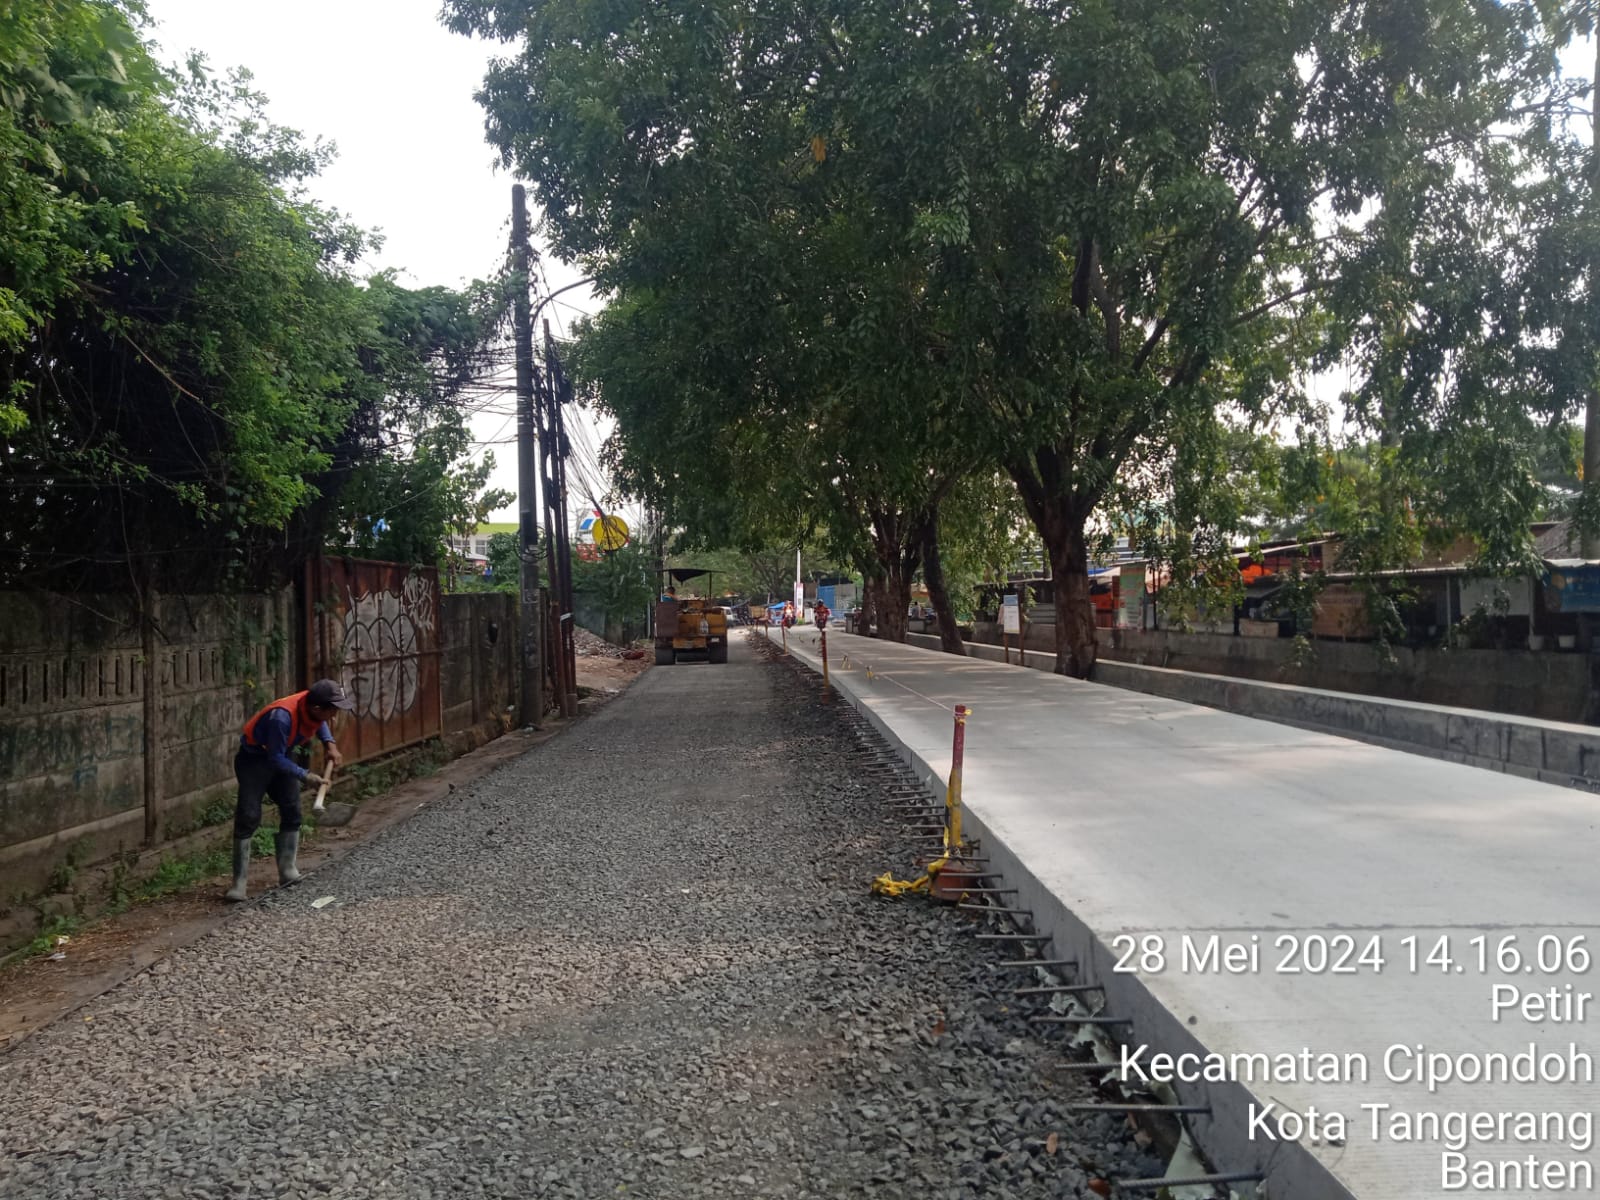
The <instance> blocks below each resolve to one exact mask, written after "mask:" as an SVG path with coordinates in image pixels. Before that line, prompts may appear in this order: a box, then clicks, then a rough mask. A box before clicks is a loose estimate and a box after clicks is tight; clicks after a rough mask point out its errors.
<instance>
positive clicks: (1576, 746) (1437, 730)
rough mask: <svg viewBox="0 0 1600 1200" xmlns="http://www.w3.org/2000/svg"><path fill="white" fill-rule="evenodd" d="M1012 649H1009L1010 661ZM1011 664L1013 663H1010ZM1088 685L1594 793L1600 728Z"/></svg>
mask: <svg viewBox="0 0 1600 1200" xmlns="http://www.w3.org/2000/svg"><path fill="white" fill-rule="evenodd" d="M906 643H907V644H908V645H913V646H918V647H922V648H926V649H934V650H936V649H938V644H939V640H938V639H937V638H934V637H929V636H927V635H926V634H910V635H908V636H907V638H906ZM1015 653H1016V652H1015V651H1012V655H1013V656H1014V655H1015ZM967 654H968V656H969V657H972V658H981V659H985V660H987V661H989V662H1001V661H1003V657H1002V655H1003V651H1002V649H1001V647H999V646H989V645H985V644H983V643H979V642H971V643H968V645H967ZM1012 661H1013V665H1015V658H1014V657H1013V660H1012ZM1027 666H1028V667H1029V668H1030V669H1035V670H1041V671H1049V670H1053V669H1054V666H1055V655H1053V654H1047V653H1045V652H1043V651H1038V650H1030V651H1028V659H1027ZM1094 682H1096V683H1099V684H1104V685H1106V686H1108V687H1115V688H1121V689H1123V690H1125V691H1132V692H1143V693H1144V694H1145V695H1148V696H1161V697H1163V698H1165V699H1168V700H1182V701H1184V702H1186V703H1189V704H1200V705H1204V706H1205V707H1207V708H1220V709H1223V710H1225V711H1227V712H1234V713H1238V714H1239V715H1241V716H1246V717H1255V718H1258V719H1259V720H1263V721H1272V722H1274V723H1276V724H1279V725H1292V726H1294V727H1296V728H1298V729H1309V730H1313V731H1315V732H1317V733H1333V734H1338V735H1339V736H1340V737H1348V738H1354V739H1355V740H1357V741H1362V742H1369V743H1371V744H1372V745H1376V746H1383V747H1385V748H1386V749H1390V750H1402V751H1405V752H1406V753H1408V754H1421V755H1424V756H1426V757H1428V758H1437V759H1441V760H1443V761H1445V762H1453V763H1462V764H1465V765H1466V766H1472V767H1481V768H1484V769H1486V770H1491V771H1502V772H1504V773H1506V774H1508V775H1517V776H1520V777H1522V778H1524V779H1534V780H1538V781H1539V782H1541V783H1552V784H1556V785H1557V786H1560V787H1569V788H1576V789H1578V790H1580V791H1588V792H1600V729H1591V728H1589V727H1587V726H1583V725H1572V724H1567V723H1563V722H1560V721H1542V720H1539V719H1537V718H1534V717H1518V716H1515V715H1511V714H1503V713H1491V712H1480V711H1477V710H1474V709H1463V708H1444V707H1440V706H1436V705H1429V704H1421V703H1418V702H1416V701H1413V700H1390V699H1387V698H1385V697H1382V696H1361V695H1356V694H1355V693H1352V692H1330V691H1325V690H1323V689H1319V688H1308V687H1300V686H1297V685H1295V684H1288V683H1265V682H1262V681H1260V680H1255V679H1237V678H1234V677H1233V676H1227V675H1206V674H1202V673H1200V672H1197V671H1178V670H1172V669H1170V668H1166V667H1150V666H1143V665H1141V664H1138V663H1125V662H1113V661H1111V660H1108V659H1101V660H1100V661H1099V662H1098V663H1097V664H1096V666H1095V677H1094Z"/></svg>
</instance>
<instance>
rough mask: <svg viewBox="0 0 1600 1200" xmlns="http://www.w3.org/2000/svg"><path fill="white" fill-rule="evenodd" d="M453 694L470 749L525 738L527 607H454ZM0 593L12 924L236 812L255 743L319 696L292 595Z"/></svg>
mask: <svg viewBox="0 0 1600 1200" xmlns="http://www.w3.org/2000/svg"><path fill="white" fill-rule="evenodd" d="M443 609H444V613H443V628H442V647H441V650H442V664H441V671H440V692H441V701H442V705H443V710H444V732H445V735H446V739H447V741H448V742H449V743H450V744H451V745H452V746H453V748H455V749H457V750H462V749H467V748H470V747H471V746H474V745H478V744H481V743H482V742H484V741H487V740H489V739H490V738H492V737H495V736H497V735H498V734H499V733H501V732H503V731H504V730H505V729H506V728H508V727H509V725H510V714H509V713H508V712H507V706H508V705H511V704H514V703H515V700H516V661H515V655H516V645H517V630H516V606H515V597H510V596H499V595H468V596H449V597H445V598H444V602H443ZM152 616H153V619H152V620H151V621H149V622H146V621H144V620H143V619H142V618H141V616H140V614H139V613H138V611H137V610H136V606H135V605H134V604H133V603H131V602H130V601H128V600H126V599H123V598H120V597H104V596H58V595H23V594H17V593H0V914H3V913H4V912H5V911H6V910H7V909H8V908H11V907H13V906H14V905H16V904H18V903H19V902H22V901H25V900H26V899H27V898H28V897H31V896H36V895H38V894H39V893H41V892H42V891H45V890H47V889H48V887H49V885H50V883H51V881H52V879H53V878H57V877H58V876H59V873H60V871H61V869H62V867H63V866H64V865H70V866H73V867H82V866H89V865H92V864H95V863H100V862H104V861H106V860H108V859H111V858H113V857H115V856H118V855H123V854H128V853H131V852H134V851H138V850H140V849H144V848H148V847H151V846H159V845H161V844H162V843H165V842H168V841H171V840H172V839H174V838H178V837H181V836H184V835H186V834H189V833H191V832H193V831H194V830H195V829H196V828H197V827H198V826H200V825H201V824H203V823H204V822H205V821H216V820H218V819H219V818H221V815H222V813H223V812H224V811H227V812H231V805H232V801H233V795H234V777H233V756H234V753H235V752H236V750H237V749H238V744H239V730H240V728H241V726H242V725H243V724H244V722H245V720H246V719H247V718H248V717H249V716H250V714H251V713H253V712H254V711H255V710H256V709H257V708H258V707H260V706H261V705H262V704H264V703H266V702H267V701H268V700H271V699H272V698H274V697H276V696H281V695H286V694H288V693H290V692H293V691H296V690H297V689H299V688H300V687H303V686H305V683H306V682H308V681H305V680H302V679H301V678H300V676H301V674H302V666H301V664H303V663H304V661H305V655H304V647H303V645H302V641H303V624H302V621H301V619H300V615H299V607H298V604H297V602H296V599H295V596H294V594H293V592H292V591H287V590H286V591H284V592H282V593H278V594H275V595H243V596H162V597H159V598H157V599H156V601H155V602H154V604H153V605H152Z"/></svg>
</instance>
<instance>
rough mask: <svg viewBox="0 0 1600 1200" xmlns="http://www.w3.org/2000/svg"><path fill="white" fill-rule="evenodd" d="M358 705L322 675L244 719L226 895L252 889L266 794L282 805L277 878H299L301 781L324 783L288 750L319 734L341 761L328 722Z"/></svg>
mask: <svg viewBox="0 0 1600 1200" xmlns="http://www.w3.org/2000/svg"><path fill="white" fill-rule="evenodd" d="M354 707H355V704H354V702H353V701H352V700H351V699H350V697H348V696H347V695H345V691H344V688H342V687H340V686H339V685H338V684H337V683H335V682H334V681H333V680H331V679H319V680H317V682H316V683H313V684H312V685H311V686H310V687H309V688H307V689H306V690H305V691H303V692H296V693H295V694H294V695H292V696H284V697H282V698H281V699H278V700H274V701H273V702H272V703H271V704H269V705H267V706H266V707H265V708H263V709H262V710H261V711H260V712H258V713H256V715H255V716H253V717H251V718H250V719H249V720H248V721H246V722H245V723H244V729H243V730H242V731H241V733H240V736H239V753H238V754H236V755H234V759H233V774H234V778H236V779H237V780H238V781H239V802H238V804H237V805H236V806H235V808H234V810H233V886H232V887H231V888H229V889H228V891H227V892H226V893H225V896H226V898H227V899H229V900H243V899H245V897H246V895H247V894H248V886H249V882H250V880H249V876H250V839H251V838H252V837H254V836H255V832H256V830H257V829H258V828H260V826H261V801H262V799H263V798H264V797H265V798H268V799H270V800H271V801H272V802H273V803H274V804H276V805H277V806H278V833H277V836H276V837H275V838H274V839H273V844H274V847H275V848H276V850H277V856H278V882H279V883H281V884H289V883H293V882H295V881H296V880H297V879H299V878H300V872H299V870H298V869H297V868H296V866H295V856H296V854H297V853H298V852H299V849H300V785H301V784H302V783H309V784H311V785H312V786H317V785H320V784H321V783H322V776H320V775H317V774H315V773H313V772H311V771H308V770H306V769H305V768H304V767H302V766H301V765H300V764H299V763H297V762H295V761H294V759H292V758H290V757H289V752H290V751H291V750H293V749H295V748H296V747H298V746H305V745H308V744H309V743H310V741H311V739H312V738H316V739H318V740H319V741H320V742H321V743H322V748H323V750H324V751H325V752H326V754H327V757H328V762H329V763H330V764H332V765H333V766H338V765H339V763H340V762H341V761H343V756H342V755H341V754H340V753H339V747H338V746H337V745H336V744H335V743H334V740H333V732H332V730H330V729H329V728H328V722H329V721H331V720H333V718H334V717H335V716H337V715H338V713H339V712H340V710H341V709H343V710H349V709H352V708H354Z"/></svg>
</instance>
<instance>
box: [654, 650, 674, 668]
mask: <svg viewBox="0 0 1600 1200" xmlns="http://www.w3.org/2000/svg"><path fill="white" fill-rule="evenodd" d="M672 659H673V654H672V647H671V646H667V647H665V648H663V647H661V646H657V647H656V666H658V667H670V666H671V665H672Z"/></svg>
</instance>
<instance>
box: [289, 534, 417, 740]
mask: <svg viewBox="0 0 1600 1200" xmlns="http://www.w3.org/2000/svg"><path fill="white" fill-rule="evenodd" d="M307 585H308V588H309V593H308V594H309V595H310V596H312V597H314V600H313V602H312V603H311V604H310V605H309V606H308V608H309V611H308V613H307V624H308V628H307V639H306V645H307V647H308V655H307V663H306V667H307V678H308V679H317V678H320V677H323V676H327V677H329V678H333V679H338V680H339V681H340V682H341V683H342V684H343V685H344V688H345V691H347V692H348V693H349V694H350V698H351V699H352V700H353V701H355V708H354V710H353V711H352V712H351V713H350V714H349V716H347V717H343V718H341V728H340V733H339V745H340V748H341V749H342V750H343V751H344V752H345V759H346V761H348V762H361V761H364V760H366V759H369V758H373V757H375V756H377V755H380V754H385V753H387V752H389V751H390V750H394V749H397V748H399V747H401V746H409V745H412V744H414V743H416V742H418V741H421V740H422V739H424V738H429V737H435V736H437V735H438V734H439V732H440V730H441V728H442V725H441V722H442V717H443V709H442V706H441V703H440V694H439V659H440V633H441V625H442V619H443V618H442V614H441V611H440V607H439V576H438V572H437V571H435V570H434V569H432V568H431V567H412V566H408V565H405V564H401V563H387V562H372V561H367V560H363V559H356V558H318V559H314V560H312V561H311V562H310V563H309V564H308V565H307Z"/></svg>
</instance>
